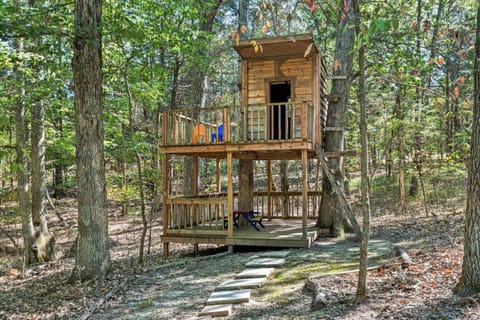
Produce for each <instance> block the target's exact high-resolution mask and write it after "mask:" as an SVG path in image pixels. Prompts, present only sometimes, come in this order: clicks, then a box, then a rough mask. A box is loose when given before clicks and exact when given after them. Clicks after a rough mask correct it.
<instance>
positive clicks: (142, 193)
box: [136, 152, 148, 263]
mask: <svg viewBox="0 0 480 320" xmlns="http://www.w3.org/2000/svg"><path fill="white" fill-rule="evenodd" d="M136 156H137V171H138V189H139V190H140V212H141V215H142V226H143V228H142V235H141V236H140V251H139V255H138V262H139V263H143V252H144V248H145V237H146V235H147V229H148V222H147V215H146V213H145V190H144V185H143V168H142V162H143V159H142V156H141V155H140V153H138V152H137V153H136Z"/></svg>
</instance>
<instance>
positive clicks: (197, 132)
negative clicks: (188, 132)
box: [193, 124, 208, 144]
mask: <svg viewBox="0 0 480 320" xmlns="http://www.w3.org/2000/svg"><path fill="white" fill-rule="evenodd" d="M207 142H208V141H207V135H206V134H205V126H204V125H203V124H197V125H196V126H195V127H193V143H194V144H197V143H207Z"/></svg>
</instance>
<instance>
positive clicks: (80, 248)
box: [72, 0, 110, 282]
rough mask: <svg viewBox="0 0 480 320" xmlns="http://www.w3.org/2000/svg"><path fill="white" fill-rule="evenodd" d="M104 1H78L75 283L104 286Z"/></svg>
mask: <svg viewBox="0 0 480 320" xmlns="http://www.w3.org/2000/svg"><path fill="white" fill-rule="evenodd" d="M101 18H102V1H98V0H76V1H75V36H74V40H73V49H74V53H73V59H72V67H73V76H74V92H75V100H74V101H75V120H76V122H75V133H76V162H77V183H78V239H77V250H76V259H75V268H74V271H73V274H72V277H73V279H77V278H78V279H80V280H99V281H100V282H102V281H103V279H104V278H105V276H106V274H107V272H108V271H109V269H110V253H109V242H108V212H107V208H106V189H105V161H104V158H103V119H102V118H103V117H102V113H103V103H102V34H101V29H102V28H101Z"/></svg>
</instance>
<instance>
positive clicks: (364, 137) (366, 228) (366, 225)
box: [354, 0, 370, 302]
mask: <svg viewBox="0 0 480 320" xmlns="http://www.w3.org/2000/svg"><path fill="white" fill-rule="evenodd" d="M359 1H360V0H355V1H354V3H355V17H356V20H357V27H356V30H357V35H359V36H361V31H360V30H361V29H360V23H361V21H360V19H361V18H360V4H359ZM358 50H359V51H358V68H359V70H358V72H359V88H358V100H359V103H360V140H361V148H362V155H361V158H360V165H361V181H362V183H361V190H362V212H363V226H362V242H361V244H360V267H359V273H358V285H357V294H356V298H355V301H356V302H362V301H365V300H366V299H367V268H368V259H367V257H368V240H369V236H370V196H369V194H370V188H369V180H368V176H369V170H368V133H367V106H366V101H365V47H364V46H363V42H362V45H361V46H360V48H359V49H358Z"/></svg>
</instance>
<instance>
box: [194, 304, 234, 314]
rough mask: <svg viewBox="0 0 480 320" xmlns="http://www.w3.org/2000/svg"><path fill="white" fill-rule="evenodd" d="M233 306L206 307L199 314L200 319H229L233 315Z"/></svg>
mask: <svg viewBox="0 0 480 320" xmlns="http://www.w3.org/2000/svg"><path fill="white" fill-rule="evenodd" d="M232 309H233V305H232V304H217V305H211V306H205V308H203V309H202V311H200V313H199V314H198V315H199V316H200V317H228V316H229V315H231V314H232Z"/></svg>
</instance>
